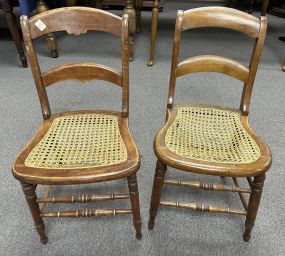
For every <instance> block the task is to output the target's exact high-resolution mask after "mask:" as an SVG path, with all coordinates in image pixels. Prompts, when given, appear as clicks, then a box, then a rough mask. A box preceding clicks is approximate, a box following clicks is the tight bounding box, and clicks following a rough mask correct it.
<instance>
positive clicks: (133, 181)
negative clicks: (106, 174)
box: [128, 174, 142, 239]
mask: <svg viewBox="0 0 285 256" xmlns="http://www.w3.org/2000/svg"><path fill="white" fill-rule="evenodd" d="M128 186H129V193H130V200H131V206H132V211H133V221H134V227H135V230H136V238H137V239H141V238H142V233H141V227H142V222H141V214H140V203H139V192H138V183H137V176H136V174H133V175H132V176H130V177H128Z"/></svg>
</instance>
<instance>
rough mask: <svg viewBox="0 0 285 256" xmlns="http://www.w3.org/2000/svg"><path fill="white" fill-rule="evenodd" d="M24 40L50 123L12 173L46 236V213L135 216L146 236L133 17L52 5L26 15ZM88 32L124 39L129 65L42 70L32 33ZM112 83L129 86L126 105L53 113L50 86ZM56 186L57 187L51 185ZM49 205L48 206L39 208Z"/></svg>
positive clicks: (124, 91) (81, 65)
mask: <svg viewBox="0 0 285 256" xmlns="http://www.w3.org/2000/svg"><path fill="white" fill-rule="evenodd" d="M21 26H22V31H23V35H24V42H25V45H26V48H27V52H28V58H29V61H30V64H31V69H32V73H33V77H34V80H35V84H36V88H37V91H38V95H39V98H40V103H41V108H42V114H43V119H44V121H43V123H42V125H41V127H40V129H39V131H38V132H37V134H36V135H35V137H34V138H33V139H32V140H31V141H30V142H29V143H28V144H27V145H26V146H25V148H24V149H23V150H22V152H21V153H20V155H19V156H18V157H17V159H16V161H15V163H14V165H13V168H12V172H13V175H14V176H15V178H16V179H18V180H19V181H20V183H21V185H22V188H23V191H24V194H25V197H26V200H27V203H28V205H29V208H30V210H31V214H32V217H33V220H34V223H35V226H36V229H37V232H38V234H39V235H40V238H41V242H42V243H46V242H47V236H46V234H45V227H44V222H43V220H42V218H43V217H91V216H106V215H110V216H112V215H119V214H131V213H132V214H133V219H134V226H135V229H136V237H137V238H138V239H140V238H141V236H142V235H141V218H140V208H139V194H138V187H137V179H136V172H137V170H138V169H139V167H140V156H139V153H138V150H137V148H136V145H135V143H134V141H133V139H132V137H131V134H130V132H129V127H128V113H129V65H128V16H127V15H124V16H123V17H122V18H120V17H118V16H116V15H113V14H110V13H108V12H105V11H102V10H97V9H93V8H86V7H66V8H60V9H54V10H51V11H47V12H44V13H41V14H38V15H36V16H33V17H32V18H31V19H28V18H27V16H22V17H21ZM88 30H98V31H105V32H108V33H110V34H113V35H115V36H118V37H120V38H121V46H122V71H121V72H118V71H116V70H114V69H112V68H109V67H105V66H103V65H98V64H92V63H76V64H65V65H61V66H59V67H56V68H54V69H51V70H50V71H47V72H44V73H41V70H40V66H39V64H38V60H37V57H36V54H35V50H34V46H33V43H32V39H35V38H37V37H39V36H42V35H44V34H46V33H51V32H56V31H66V32H67V33H69V34H74V35H79V34H82V33H86V32H87V31H88ZM91 79H97V80H104V81H108V82H111V83H113V84H115V85H117V86H119V87H121V88H122V111H121V112H113V111H107V110H106V111H105V110H92V111H76V112H65V113H57V114H51V111H50V107H49V102H48V98H47V93H46V87H48V86H50V85H52V84H54V83H56V82H60V81H63V80H79V81H82V82H84V81H88V80H91ZM123 178H126V179H127V180H128V186H129V193H127V194H112V195H97V194H93V195H81V196H74V195H73V196H59V197H50V196H49V195H48V193H49V192H47V194H46V195H45V196H44V197H42V198H37V196H36V193H35V190H36V187H37V185H38V184H44V185H71V184H86V183H96V182H103V181H110V180H116V179H123ZM49 190H50V189H49ZM126 198H130V202H131V209H96V210H92V209H88V210H68V211H57V212H44V209H43V208H44V205H45V204H46V203H75V202H79V203H86V202H97V201H103V200H114V199H126ZM39 204H42V207H39Z"/></svg>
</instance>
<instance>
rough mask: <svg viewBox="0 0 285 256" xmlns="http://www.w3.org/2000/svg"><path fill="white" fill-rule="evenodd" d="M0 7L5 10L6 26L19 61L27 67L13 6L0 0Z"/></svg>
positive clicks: (6, 1) (6, 0)
mask: <svg viewBox="0 0 285 256" xmlns="http://www.w3.org/2000/svg"><path fill="white" fill-rule="evenodd" d="M0 8H1V9H2V10H3V11H4V12H5V17H6V21H7V23H8V27H9V30H10V33H11V36H12V38H13V40H14V42H15V45H16V48H17V51H18V53H19V58H20V61H21V63H22V65H23V67H25V68H26V67H27V66H28V65H27V58H26V56H25V53H24V49H23V45H22V37H21V34H20V32H19V28H18V23H17V20H16V17H15V14H14V13H13V6H11V4H10V2H9V1H8V0H0Z"/></svg>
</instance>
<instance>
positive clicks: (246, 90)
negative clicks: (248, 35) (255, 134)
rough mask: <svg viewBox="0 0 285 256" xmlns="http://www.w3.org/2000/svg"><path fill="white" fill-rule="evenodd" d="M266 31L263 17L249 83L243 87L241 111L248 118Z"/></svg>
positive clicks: (253, 53)
mask: <svg viewBox="0 0 285 256" xmlns="http://www.w3.org/2000/svg"><path fill="white" fill-rule="evenodd" d="M266 29H267V19H266V17H263V16H262V17H260V29H259V35H258V37H257V38H256V39H255V43H254V48H253V51H252V55H251V59H250V64H249V77H248V81H247V82H246V83H245V84H244V87H243V92H242V98H241V104H240V111H241V113H242V115H246V116H247V115H248V114H249V104H250V98H251V94H252V88H253V84H254V80H255V76H256V72H257V67H258V64H259V60H260V56H261V53H262V50H263V46H264V40H265V35H266Z"/></svg>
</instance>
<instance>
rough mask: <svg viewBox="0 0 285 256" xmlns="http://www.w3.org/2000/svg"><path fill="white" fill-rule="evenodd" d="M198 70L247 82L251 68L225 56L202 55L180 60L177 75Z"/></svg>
mask: <svg viewBox="0 0 285 256" xmlns="http://www.w3.org/2000/svg"><path fill="white" fill-rule="evenodd" d="M196 72H218V73H222V74H225V75H228V76H231V77H234V78H236V79H238V80H240V81H242V82H247V80H248V75H249V70H248V68H246V67H245V66H244V65H242V64H241V63H239V62H237V61H235V60H233V59H230V58H225V57H220V56H214V55H200V56H196V57H192V58H188V59H186V60H183V61H181V62H179V64H178V65H177V68H176V76H177V77H179V76H184V75H187V74H189V73H196Z"/></svg>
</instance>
